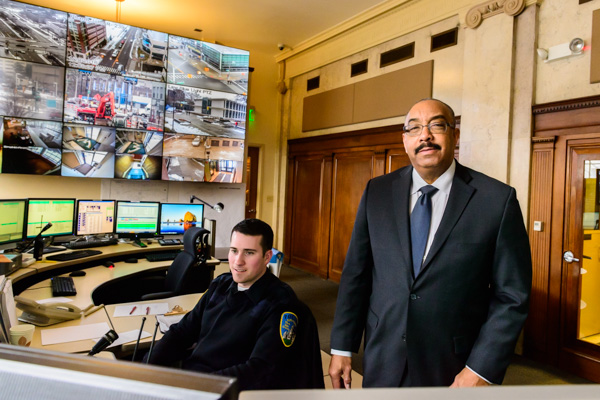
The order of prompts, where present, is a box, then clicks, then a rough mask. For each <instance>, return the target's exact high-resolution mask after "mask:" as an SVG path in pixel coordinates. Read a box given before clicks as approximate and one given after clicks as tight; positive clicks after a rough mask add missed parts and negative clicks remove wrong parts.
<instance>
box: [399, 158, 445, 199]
mask: <svg viewBox="0 0 600 400" xmlns="http://www.w3.org/2000/svg"><path fill="white" fill-rule="evenodd" d="M455 171H456V161H455V160H452V164H450V166H449V167H448V169H447V170H446V172H444V173H443V174H442V175H441V176H440V177H439V178H437V179H436V180H435V182H433V183H432V184H431V186H433V187H435V188H437V189H438V190H439V191H440V192H443V193H446V194H448V193H450V188H451V187H452V180H453V179H454V172H455ZM427 185H429V183H427V182H425V180H424V179H423V178H421V175H419V173H418V172H417V170H416V169H415V168H413V170H412V185H411V188H410V194H411V196H412V195H414V194H415V193H417V192H418V191H419V190H421V188H422V187H423V186H427Z"/></svg>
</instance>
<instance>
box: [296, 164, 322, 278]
mask: <svg viewBox="0 0 600 400" xmlns="http://www.w3.org/2000/svg"><path fill="white" fill-rule="evenodd" d="M329 160H330V158H329V157H324V156H321V155H317V156H306V157H296V158H295V162H294V167H293V168H294V189H293V193H292V204H291V206H292V212H291V218H292V224H291V232H290V234H291V240H290V264H292V265H294V266H297V267H299V268H302V269H304V270H306V271H308V272H311V273H313V274H317V275H320V276H323V277H327V263H326V261H325V260H326V259H327V258H326V254H327V245H328V240H326V238H328V237H329V234H328V232H327V231H326V230H327V229H328V226H327V222H328V221H329V203H328V200H329V198H330V194H329V191H330V187H331V172H330V170H331V167H329V168H327V166H328V163H329V165H330V161H329Z"/></svg>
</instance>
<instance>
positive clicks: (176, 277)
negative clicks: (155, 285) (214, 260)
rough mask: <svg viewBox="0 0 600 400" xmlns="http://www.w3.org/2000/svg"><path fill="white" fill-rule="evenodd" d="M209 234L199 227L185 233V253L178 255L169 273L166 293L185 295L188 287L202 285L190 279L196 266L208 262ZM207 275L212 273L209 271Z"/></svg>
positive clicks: (166, 281) (189, 229)
mask: <svg viewBox="0 0 600 400" xmlns="http://www.w3.org/2000/svg"><path fill="white" fill-rule="evenodd" d="M208 234H210V232H209V231H208V230H206V229H204V228H198V227H191V228H188V229H187V230H186V231H185V233H184V234H183V251H182V252H181V253H179V254H177V257H175V259H174V260H173V263H172V264H171V266H170V267H169V270H168V271H167V278H166V280H165V290H166V291H170V292H175V293H176V295H179V294H185V293H184V292H185V288H186V286H191V287H193V286H194V285H195V284H196V285H200V282H193V281H190V280H189V279H188V278H189V277H190V275H191V272H192V269H193V267H194V266H195V265H196V264H198V263H201V262H202V261H206V260H205V259H204V260H203V258H204V257H205V254H204V253H205V248H206V241H207V240H208V239H207V236H208ZM198 239H199V240H200V244H199V245H197V240H198ZM207 273H210V271H208V269H207Z"/></svg>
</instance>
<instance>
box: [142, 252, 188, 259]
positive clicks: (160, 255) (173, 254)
mask: <svg viewBox="0 0 600 400" xmlns="http://www.w3.org/2000/svg"><path fill="white" fill-rule="evenodd" d="M179 253H181V252H180V251H173V252H168V253H148V254H146V260H148V261H169V260H174V259H175V257H177V254H179Z"/></svg>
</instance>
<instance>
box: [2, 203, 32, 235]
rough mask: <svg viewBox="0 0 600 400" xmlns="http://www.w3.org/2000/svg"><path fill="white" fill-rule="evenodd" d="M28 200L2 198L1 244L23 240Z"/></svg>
mask: <svg viewBox="0 0 600 400" xmlns="http://www.w3.org/2000/svg"><path fill="white" fill-rule="evenodd" d="M26 205H27V201H26V200H0V244H5V243H12V242H18V241H21V240H23V225H24V223H25V206H26Z"/></svg>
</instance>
